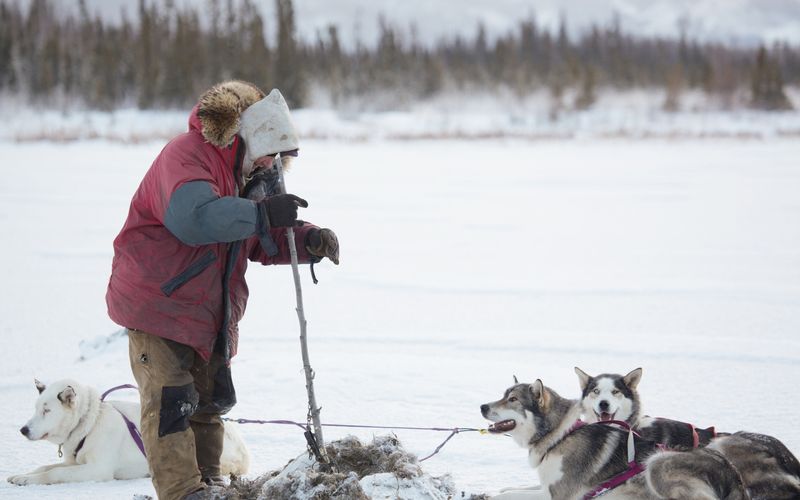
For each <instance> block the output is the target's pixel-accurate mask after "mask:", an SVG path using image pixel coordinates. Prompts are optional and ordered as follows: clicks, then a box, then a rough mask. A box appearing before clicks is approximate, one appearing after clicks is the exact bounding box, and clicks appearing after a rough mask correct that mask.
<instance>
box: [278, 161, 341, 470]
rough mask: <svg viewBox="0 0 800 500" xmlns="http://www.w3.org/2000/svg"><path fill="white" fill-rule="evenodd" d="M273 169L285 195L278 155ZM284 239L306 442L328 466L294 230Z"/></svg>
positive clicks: (280, 189) (288, 231)
mask: <svg viewBox="0 0 800 500" xmlns="http://www.w3.org/2000/svg"><path fill="white" fill-rule="evenodd" d="M275 168H276V169H277V170H278V178H279V180H280V186H279V191H280V192H281V193H284V194H285V193H286V183H285V182H284V179H283V164H282V162H281V158H280V155H278V156H276V157H275ZM286 237H287V238H289V255H290V256H291V259H292V274H294V289H295V295H296V297H297V308H296V309H295V310H296V311H297V319H298V320H299V321H300V350H301V352H302V355H303V369H304V371H305V373H306V391H307V392H308V420H309V423H310V422H313V425H314V434H313V436H309V432H308V431H307V432H306V440H307V441H308V445H309V446H310V447H311V451H313V452H314V454H315V455H316V456H317V459H318V460H320V462H322V463H323V464H324V465H327V464H328V457H327V455H326V454H325V443H324V441H323V440H322V425H321V424H320V419H319V413H320V408H319V407H317V398H316V396H315V395H314V370H312V369H311V362H310V361H309V357H308V340H307V337H306V317H305V314H304V313H303V289H302V287H301V286H300V271H299V269H298V265H297V246H296V245H295V242H294V229H293V228H291V227H289V228H287V229H286Z"/></svg>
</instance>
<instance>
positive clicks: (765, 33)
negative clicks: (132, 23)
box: [19, 0, 800, 45]
mask: <svg viewBox="0 0 800 500" xmlns="http://www.w3.org/2000/svg"><path fill="white" fill-rule="evenodd" d="M19 1H23V2H25V1H29V0H19ZM160 1H163V0H160ZM225 1H226V0H222V4H223V5H224V4H225ZM254 2H255V3H256V4H257V5H259V6H260V7H261V8H262V11H263V13H264V14H265V16H267V17H270V18H271V17H272V13H273V12H274V0H254ZM56 3H58V4H60V5H62V6H63V5H69V4H70V3H72V4H73V5H77V3H78V2H77V0H61V1H57V2H56ZM87 3H88V5H89V6H90V8H91V9H93V10H96V11H98V12H101V13H102V14H103V16H104V17H107V18H114V19H116V18H118V16H119V12H120V9H121V8H122V6H125V8H126V9H127V11H128V14H129V15H131V16H133V15H135V13H136V10H137V5H138V0H87ZM176 4H177V5H179V6H180V5H196V6H199V7H205V6H207V5H208V2H207V1H206V0H176ZM294 4H295V9H296V13H297V18H298V28H299V33H300V35H301V36H303V37H305V38H307V39H313V38H314V37H315V36H316V32H317V30H322V29H325V28H326V27H327V26H328V25H329V24H336V25H338V26H339V28H340V31H341V37H342V40H343V41H344V42H345V43H346V44H348V45H350V44H351V43H352V41H353V40H355V38H356V36H359V37H360V39H361V40H362V41H364V42H366V43H372V42H374V40H375V39H376V35H377V31H378V22H377V20H378V17H379V16H381V15H383V16H384V17H385V18H386V19H387V20H388V21H389V22H390V23H391V24H393V25H395V26H399V27H405V28H408V27H409V26H411V25H412V24H414V25H415V26H416V28H417V31H418V33H419V38H420V40H422V41H425V42H431V41H435V40H437V39H438V38H441V37H443V36H453V35H455V34H457V33H462V34H467V35H472V34H473V33H474V32H475V28H476V26H477V24H478V23H479V22H482V23H484V24H485V25H486V27H487V30H488V31H489V33H490V34H493V35H496V34H500V33H504V32H506V31H507V30H509V29H511V28H512V27H515V26H516V25H517V23H518V22H519V21H520V20H521V19H526V18H530V17H531V16H535V18H536V20H537V22H538V23H539V24H540V25H543V26H547V27H552V28H555V27H556V26H557V25H558V22H559V18H560V17H561V16H566V19H567V21H568V24H569V27H570V31H571V32H572V33H573V34H574V33H577V32H579V31H581V30H583V29H584V28H585V27H586V26H588V25H590V24H591V23H598V24H608V23H609V22H610V20H611V19H612V17H613V16H614V15H615V13H616V15H618V16H619V19H620V21H621V24H622V27H623V28H624V29H625V30H626V31H628V32H633V33H639V34H658V35H675V34H677V33H678V24H679V20H680V19H686V20H688V24H687V26H688V33H689V34H690V35H691V36H694V37H697V38H701V39H716V40H720V41H725V42H735V43H739V44H748V45H752V44H758V43H772V42H773V41H775V40H788V41H790V42H791V43H793V44H800V0H295V1H294ZM268 29H269V28H268ZM268 35H269V36H270V37H274V30H273V31H272V32H271V33H268Z"/></svg>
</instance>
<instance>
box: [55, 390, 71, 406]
mask: <svg viewBox="0 0 800 500" xmlns="http://www.w3.org/2000/svg"><path fill="white" fill-rule="evenodd" d="M58 400H59V401H61V403H62V404H63V405H64V406H72V405H74V404H75V389H73V388H72V386H71V385H68V386H67V388H66V389H64V390H63V391H61V392H59V393H58Z"/></svg>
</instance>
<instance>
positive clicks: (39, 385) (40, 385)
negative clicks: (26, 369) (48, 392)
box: [33, 379, 46, 394]
mask: <svg viewBox="0 0 800 500" xmlns="http://www.w3.org/2000/svg"><path fill="white" fill-rule="evenodd" d="M33 383H34V384H36V390H37V391H39V394H41V393H43V392H44V390H45V389H46V387H45V385H44V384H43V383H41V382H39V380H38V379H33Z"/></svg>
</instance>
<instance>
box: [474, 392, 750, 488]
mask: <svg viewBox="0 0 800 500" xmlns="http://www.w3.org/2000/svg"><path fill="white" fill-rule="evenodd" d="M581 410H582V407H581V403H580V400H570V399H565V398H562V397H561V396H559V395H558V394H557V393H556V392H555V391H553V390H552V389H550V388H548V387H545V386H544V385H543V384H542V382H541V381H540V380H537V381H536V382H534V383H533V384H515V385H513V386H512V387H510V388H508V389H507V390H506V391H505V393H504V395H503V397H502V399H500V400H498V401H494V402H491V403H487V404H484V405H481V413H482V414H483V416H484V418H486V419H488V420H491V421H492V422H493V424H492V425H491V426H489V431H490V432H494V433H498V434H508V435H510V436H511V437H512V438H513V439H514V441H516V442H517V443H518V444H519V445H520V446H522V447H524V448H526V449H528V459H529V462H530V464H531V466H532V467H534V468H536V469H537V471H538V472H539V477H540V478H541V481H542V489H543V490H544V491H545V492H548V493H549V494H550V497H552V498H553V499H554V500H571V499H575V498H594V497H596V496H600V495H604V496H603V498H607V499H609V500H621V499H625V500H643V499H648V500H650V499H652V500H656V499H663V498H680V499H684V500H709V499H712V498H715V499H724V500H747V499H749V496H748V494H747V492H746V491H745V489H744V485H743V484H742V480H741V477H739V474H738V472H737V471H736V469H735V468H733V466H732V465H731V464H730V463H729V462H728V461H727V460H726V459H725V458H724V457H723V456H722V455H721V454H720V453H719V452H717V451H715V450H712V449H710V448H697V449H693V450H691V451H687V452H670V451H657V450H656V449H655V446H654V445H653V443H651V442H648V441H645V440H642V439H640V438H638V437H636V436H635V435H633V434H630V433H629V432H627V431H625V430H621V429H619V428H618V427H615V426H612V425H604V424H602V423H595V424H585V423H582V422H579V418H580V415H581ZM520 498H522V497H520Z"/></svg>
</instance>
